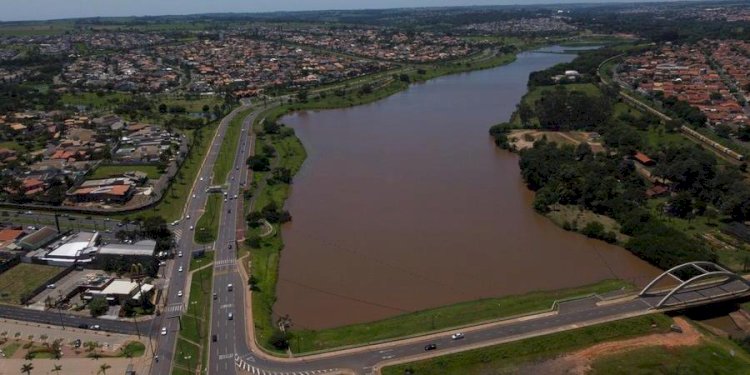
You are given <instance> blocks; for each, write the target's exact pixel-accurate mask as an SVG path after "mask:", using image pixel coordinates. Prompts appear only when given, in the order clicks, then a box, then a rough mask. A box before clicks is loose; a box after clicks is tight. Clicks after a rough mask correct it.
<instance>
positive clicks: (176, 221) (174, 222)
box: [172, 220, 180, 226]
mask: <svg viewBox="0 0 750 375" xmlns="http://www.w3.org/2000/svg"><path fill="white" fill-rule="evenodd" d="M179 223H180V221H179V220H175V221H173V222H172V226H176V225H177V224H179Z"/></svg>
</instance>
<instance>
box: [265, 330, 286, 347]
mask: <svg viewBox="0 0 750 375" xmlns="http://www.w3.org/2000/svg"><path fill="white" fill-rule="evenodd" d="M268 343H270V344H271V345H272V346H273V347H274V348H276V349H278V350H287V349H288V348H289V334H288V333H286V332H281V331H275V332H274V333H273V334H272V335H271V337H269V338H268Z"/></svg>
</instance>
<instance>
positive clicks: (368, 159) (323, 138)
mask: <svg viewBox="0 0 750 375" xmlns="http://www.w3.org/2000/svg"><path fill="white" fill-rule="evenodd" d="M573 57H574V56H573V55H565V54H550V53H535V52H530V53H522V54H520V55H519V56H518V59H517V61H515V62H513V63H511V64H508V65H506V66H502V67H498V68H494V69H490V70H484V71H477V72H471V73H465V74H459V75H453V76H447V77H442V78H438V79H435V80H432V81H429V82H427V83H424V84H418V85H414V86H412V87H411V88H410V89H408V90H407V91H404V92H402V93H398V94H396V95H393V96H391V97H389V98H386V99H384V100H381V101H378V102H376V103H373V104H369V105H364V106H358V107H353V108H348V109H341V110H326V111H319V112H301V113H296V114H293V115H290V116H287V117H285V118H284V119H283V122H284V123H286V124H288V125H290V126H291V127H293V128H294V129H295V130H296V132H297V135H298V136H299V138H300V139H301V140H302V143H303V144H304V145H305V147H306V148H307V151H308V159H307V161H306V162H305V164H304V166H303V168H302V170H301V171H300V173H299V174H298V175H297V176H296V178H295V182H294V186H293V190H292V194H291V196H290V198H289V201H288V202H287V208H288V209H289V210H290V212H291V214H292V216H293V221H292V222H291V223H290V224H287V225H285V226H284V227H283V237H284V242H285V248H284V250H283V252H282V256H281V265H280V278H279V283H278V290H277V292H278V302H277V304H276V305H275V308H274V311H275V313H276V314H282V315H283V314H289V315H290V317H291V318H292V321H293V322H294V324H295V326H296V327H297V328H325V327H332V326H339V325H344V324H350V323H357V322H364V321H371V320H375V319H382V318H386V317H389V316H393V315H398V314H402V313H404V312H409V311H415V310H420V309H425V308H430V307H436V306H440V305H445V304H450V303H456V302H461V301H468V300H474V299H478V298H483V297H498V296H504V295H509V294H518V293H525V292H529V291H534V290H553V289H560V288H566V287H573V286H580V285H584V284H590V283H594V282H596V281H599V280H603V279H608V278H622V279H628V280H630V281H635V282H637V283H639V284H644V283H645V282H647V281H648V279H649V278H651V277H653V276H655V275H656V274H658V270H656V269H655V268H654V267H651V266H650V265H648V264H646V263H645V262H643V261H641V260H640V259H638V258H636V257H635V256H633V255H631V254H630V253H629V252H627V251H626V250H624V249H622V248H620V247H616V246H612V245H608V244H605V243H603V242H601V241H595V240H590V239H587V238H586V237H584V236H581V235H579V234H575V233H570V232H566V231H564V230H562V229H560V228H558V227H557V226H555V225H554V224H553V223H552V222H550V221H549V220H547V219H546V218H544V217H543V216H541V215H538V214H536V213H535V212H534V211H533V209H532V208H531V200H532V193H531V192H530V191H529V190H527V189H526V187H525V186H524V184H523V181H522V180H521V177H520V173H519V168H518V157H517V155H515V154H512V153H509V152H506V151H502V150H498V149H497V148H496V147H495V146H494V144H493V143H492V142H491V141H490V139H489V137H488V133H487V130H488V128H489V127H490V126H491V125H492V124H495V123H498V122H502V121H507V120H508V118H509V117H510V115H511V113H512V112H513V110H514V108H515V106H516V104H517V103H518V102H519V100H520V98H521V97H522V96H523V94H524V93H525V92H526V82H527V80H528V76H529V73H531V72H533V71H536V70H542V69H545V68H548V67H550V66H552V65H554V64H557V63H561V62H568V61H570V60H572V59H573Z"/></svg>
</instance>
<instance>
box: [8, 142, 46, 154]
mask: <svg viewBox="0 0 750 375" xmlns="http://www.w3.org/2000/svg"><path fill="white" fill-rule="evenodd" d="M31 145H32V147H31V150H29V149H26V146H25V145H22V144H20V143H18V142H14V141H7V142H0V148H7V149H10V150H14V151H16V152H17V153H26V152H29V151H36V150H39V149H41V147H39V144H37V143H36V142H31Z"/></svg>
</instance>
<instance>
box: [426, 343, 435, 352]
mask: <svg viewBox="0 0 750 375" xmlns="http://www.w3.org/2000/svg"><path fill="white" fill-rule="evenodd" d="M435 349H437V345H436V344H427V345H425V346H424V350H425V351H426V352H427V351H430V350H435Z"/></svg>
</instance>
